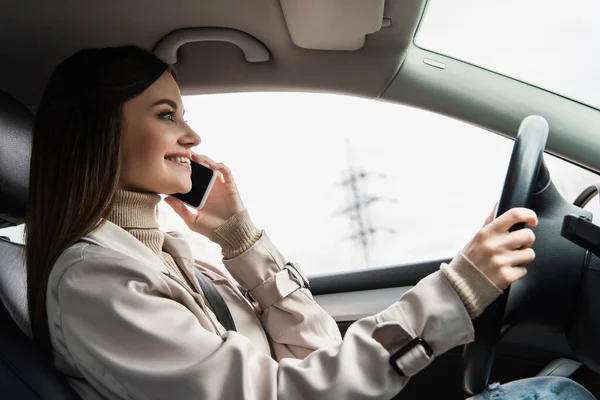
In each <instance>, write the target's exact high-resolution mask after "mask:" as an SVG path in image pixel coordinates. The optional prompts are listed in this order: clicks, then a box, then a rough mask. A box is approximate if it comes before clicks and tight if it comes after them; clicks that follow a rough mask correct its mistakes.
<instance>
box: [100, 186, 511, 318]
mask: <svg viewBox="0 0 600 400" xmlns="http://www.w3.org/2000/svg"><path fill="white" fill-rule="evenodd" d="M160 200H161V199H160V196H159V195H157V194H151V193H138V192H130V191H125V190H119V191H117V193H116V198H115V202H114V206H113V210H112V212H111V214H110V217H109V218H108V219H109V220H110V221H111V222H112V223H114V224H116V225H118V226H120V227H121V228H123V229H125V230H126V231H127V232H129V233H130V234H131V235H133V236H134V237H135V238H136V239H138V240H139V241H140V242H142V243H144V244H145V245H146V246H148V248H149V249H150V250H152V251H153V252H154V254H156V255H158V256H159V257H160V258H161V259H162V261H163V263H164V264H165V266H166V267H167V268H169V270H170V271H171V272H174V273H175V274H177V276H178V277H179V278H181V280H182V281H183V282H185V283H186V284H187V285H188V286H189V288H190V289H192V290H193V285H192V284H191V282H190V281H189V279H188V278H187V275H186V274H184V273H183V272H182V271H181V269H180V268H179V266H178V265H177V263H176V262H175V260H173V257H171V255H170V254H168V253H166V252H164V251H163V243H164V241H165V234H164V232H162V231H161V230H160V229H159V227H158V209H157V205H158V203H159V202H160ZM260 236H261V232H260V231H259V230H258V229H257V228H256V227H255V226H254V225H253V224H252V221H251V220H250V217H249V216H248V212H247V211H241V212H239V213H237V214H236V215H234V216H233V217H231V218H229V219H228V220H227V221H225V223H223V225H221V226H220V227H219V228H217V229H215V230H214V231H213V234H212V236H211V238H210V239H211V240H212V241H213V242H215V243H217V244H219V245H220V246H221V249H222V253H223V257H224V258H225V259H231V258H235V257H237V256H238V255H240V254H242V253H243V252H244V251H246V250H247V249H249V248H250V247H252V245H253V244H254V243H256V242H257V241H258V239H259V238H260ZM441 269H442V272H443V273H444V275H445V276H446V278H448V280H449V281H450V283H451V284H452V286H453V287H454V289H455V290H456V292H457V293H458V295H459V296H460V298H461V299H462V301H463V303H464V304H465V307H466V308H467V311H468V312H469V315H470V316H471V318H476V317H477V316H479V315H480V314H481V313H482V312H483V310H484V309H485V308H486V307H487V306H488V305H489V304H490V303H491V302H492V301H493V300H494V299H496V298H497V297H498V296H499V295H500V294H501V293H502V290H501V289H499V288H498V287H497V286H496V285H494V283H493V282H491V281H490V280H489V279H488V278H487V277H486V276H485V275H484V274H483V273H482V272H481V271H479V270H478V269H477V268H475V267H474V266H473V264H472V263H471V262H470V261H469V260H467V259H466V257H464V256H463V255H462V254H459V255H458V256H457V257H455V258H454V260H452V262H451V263H450V264H449V265H448V264H443V265H442V267H441Z"/></svg>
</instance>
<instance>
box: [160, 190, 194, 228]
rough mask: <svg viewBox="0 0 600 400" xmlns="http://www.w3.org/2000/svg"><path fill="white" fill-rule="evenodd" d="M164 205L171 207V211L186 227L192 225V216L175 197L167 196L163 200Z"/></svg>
mask: <svg viewBox="0 0 600 400" xmlns="http://www.w3.org/2000/svg"><path fill="white" fill-rule="evenodd" d="M165 203H167V204H168V205H169V206H171V208H172V209H173V211H175V212H176V213H177V215H179V216H180V217H181V219H183V221H184V222H185V223H186V224H187V225H190V224H191V223H192V218H193V217H194V214H193V213H192V212H191V211H190V210H189V209H188V208H187V206H186V205H185V203H184V202H182V201H181V200H179V199H176V198H175V197H172V196H168V197H166V198H165Z"/></svg>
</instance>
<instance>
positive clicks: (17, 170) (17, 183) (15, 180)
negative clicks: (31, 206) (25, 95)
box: [0, 91, 34, 227]
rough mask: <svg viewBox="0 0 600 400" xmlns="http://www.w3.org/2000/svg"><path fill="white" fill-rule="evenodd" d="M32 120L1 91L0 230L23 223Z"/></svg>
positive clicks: (23, 108)
mask: <svg viewBox="0 0 600 400" xmlns="http://www.w3.org/2000/svg"><path fill="white" fill-rule="evenodd" d="M33 119H34V118H33V114H32V113H31V112H30V111H29V110H28V109H27V107H25V106H24V105H22V104H21V103H19V102H18V101H16V100H15V99H13V98H12V97H10V96H9V95H7V94H6V93H4V92H2V91H0V227H4V226H10V225H18V224H22V223H23V221H24V219H25V210H26V208H27V190H28V187H29V160H30V158H31V139H32V133H33Z"/></svg>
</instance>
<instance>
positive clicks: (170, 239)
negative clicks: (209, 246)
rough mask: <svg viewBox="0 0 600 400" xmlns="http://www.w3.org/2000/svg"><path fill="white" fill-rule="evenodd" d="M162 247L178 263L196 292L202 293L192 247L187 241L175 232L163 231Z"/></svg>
mask: <svg viewBox="0 0 600 400" xmlns="http://www.w3.org/2000/svg"><path fill="white" fill-rule="evenodd" d="M163 249H164V251H166V252H167V253H169V254H170V255H171V257H173V260H175V262H176V263H177V265H179V267H180V268H181V270H182V271H183V273H184V274H185V275H186V276H187V277H188V279H189V280H190V282H192V285H194V289H196V291H197V292H198V293H202V289H201V288H200V284H199V283H198V279H197V278H196V275H195V269H196V266H195V261H194V256H193V254H192V249H190V246H189V245H188V244H187V242H186V241H185V240H184V239H183V238H182V237H181V236H180V235H179V234H178V233H177V232H169V233H165V242H164V243H163Z"/></svg>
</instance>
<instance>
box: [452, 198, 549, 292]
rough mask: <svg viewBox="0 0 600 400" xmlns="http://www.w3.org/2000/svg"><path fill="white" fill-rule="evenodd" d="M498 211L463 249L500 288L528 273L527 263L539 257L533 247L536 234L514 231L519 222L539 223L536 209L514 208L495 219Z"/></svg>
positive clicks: (533, 224)
mask: <svg viewBox="0 0 600 400" xmlns="http://www.w3.org/2000/svg"><path fill="white" fill-rule="evenodd" d="M495 212H496V210H494V211H493V212H492V214H491V215H490V216H489V217H488V219H487V220H486V222H485V225H484V226H483V228H482V229H481V230H480V231H479V232H478V233H477V234H476V235H475V237H474V238H473V240H471V242H469V244H467V245H466V246H465V248H464V249H463V251H462V253H463V256H464V257H465V258H467V259H468V260H469V261H470V262H471V264H473V265H474V266H475V267H476V268H477V269H479V270H480V271H481V272H482V273H483V274H484V275H485V276H487V278H488V279H489V280H490V281H492V282H493V283H494V284H495V285H496V286H497V287H498V288H500V289H502V290H504V289H506V288H507V287H508V286H510V285H511V284H512V283H514V282H516V281H518V280H519V279H521V278H523V277H524V276H525V275H526V274H527V269H526V268H525V266H526V265H527V264H529V263H530V262H532V261H533V260H534V259H535V252H534V251H533V249H532V248H531V246H532V245H533V243H534V241H535V235H534V233H533V231H532V230H531V229H528V228H524V229H520V230H516V231H513V232H510V231H509V229H510V228H511V227H513V226H514V225H516V224H519V223H526V224H528V225H529V226H536V225H537V223H538V220H537V216H536V214H535V212H534V211H532V210H530V209H527V208H513V209H510V210H508V211H507V212H505V213H504V214H502V215H501V216H499V217H498V218H496V219H494V214H495Z"/></svg>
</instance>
